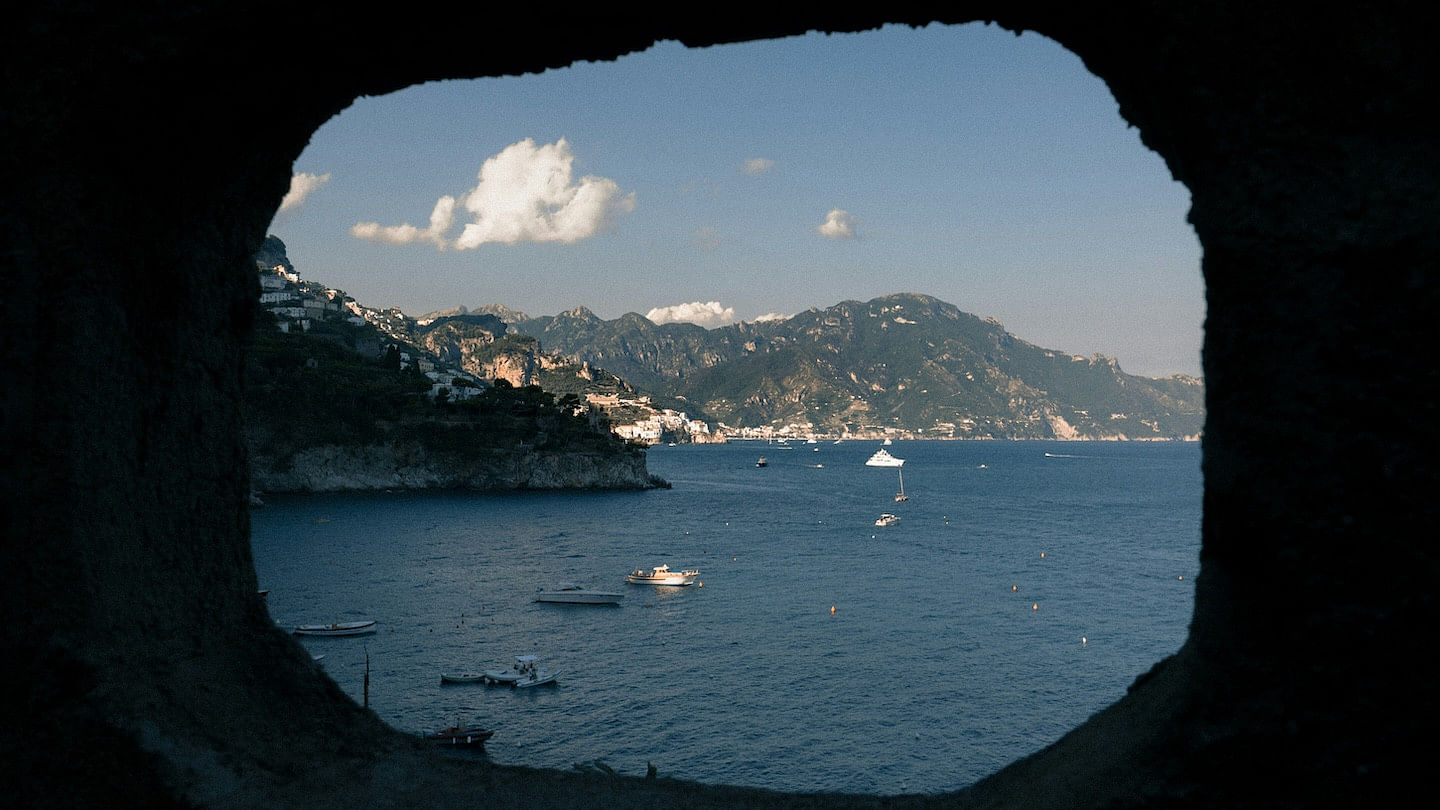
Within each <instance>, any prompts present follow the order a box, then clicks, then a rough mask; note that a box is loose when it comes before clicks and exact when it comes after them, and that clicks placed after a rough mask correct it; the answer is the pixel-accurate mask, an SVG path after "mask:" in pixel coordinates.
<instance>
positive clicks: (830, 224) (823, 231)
mask: <svg viewBox="0 0 1440 810" xmlns="http://www.w3.org/2000/svg"><path fill="white" fill-rule="evenodd" d="M855 225H856V222H855V217H853V216H851V215H850V212H849V211H845V210H842V209H839V208H835V209H832V210H831V211H830V213H828V214H826V215H825V221H824V222H823V223H821V224H820V225H819V226H818V227H816V228H815V231H816V232H817V233H819V234H820V235H821V236H828V237H829V238H831V239H853V238H855Z"/></svg>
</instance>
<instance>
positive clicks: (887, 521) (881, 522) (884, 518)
mask: <svg viewBox="0 0 1440 810" xmlns="http://www.w3.org/2000/svg"><path fill="white" fill-rule="evenodd" d="M899 522H900V517H899V516H898V515H892V514H890V513H889V512H886V513H884V514H882V515H880V517H878V518H876V519H875V525H876V526H894V525H895V524H896V523H899Z"/></svg>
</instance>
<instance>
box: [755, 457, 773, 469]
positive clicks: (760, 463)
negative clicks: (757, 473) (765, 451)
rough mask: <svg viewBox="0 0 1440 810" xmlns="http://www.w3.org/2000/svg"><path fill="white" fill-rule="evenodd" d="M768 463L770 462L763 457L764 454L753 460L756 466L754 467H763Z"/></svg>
mask: <svg viewBox="0 0 1440 810" xmlns="http://www.w3.org/2000/svg"><path fill="white" fill-rule="evenodd" d="M769 463H770V462H768V461H766V460H765V457H764V456H761V457H760V459H759V460H758V461H756V462H755V466H756V467H764V466H766V465H768V464H769Z"/></svg>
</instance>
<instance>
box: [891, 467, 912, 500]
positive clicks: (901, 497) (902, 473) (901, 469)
mask: <svg viewBox="0 0 1440 810" xmlns="http://www.w3.org/2000/svg"><path fill="white" fill-rule="evenodd" d="M895 471H896V472H898V473H900V491H899V492H897V493H895V502H896V503H899V502H901V501H908V500H910V496H909V495H906V494H905V468H904V467H896V468H895Z"/></svg>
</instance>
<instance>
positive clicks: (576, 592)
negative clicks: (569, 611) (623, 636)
mask: <svg viewBox="0 0 1440 810" xmlns="http://www.w3.org/2000/svg"><path fill="white" fill-rule="evenodd" d="M624 598H625V594H623V593H618V592H616V591H597V590H593V589H590V588H582V587H580V586H579V585H576V584H575V583H573V582H562V583H560V584H559V585H557V586H555V587H554V588H551V589H549V590H544V591H541V592H540V593H539V594H538V595H537V596H536V597H535V601H536V602H560V603H564V604H571V605H618V604H620V600H621V599H624Z"/></svg>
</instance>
